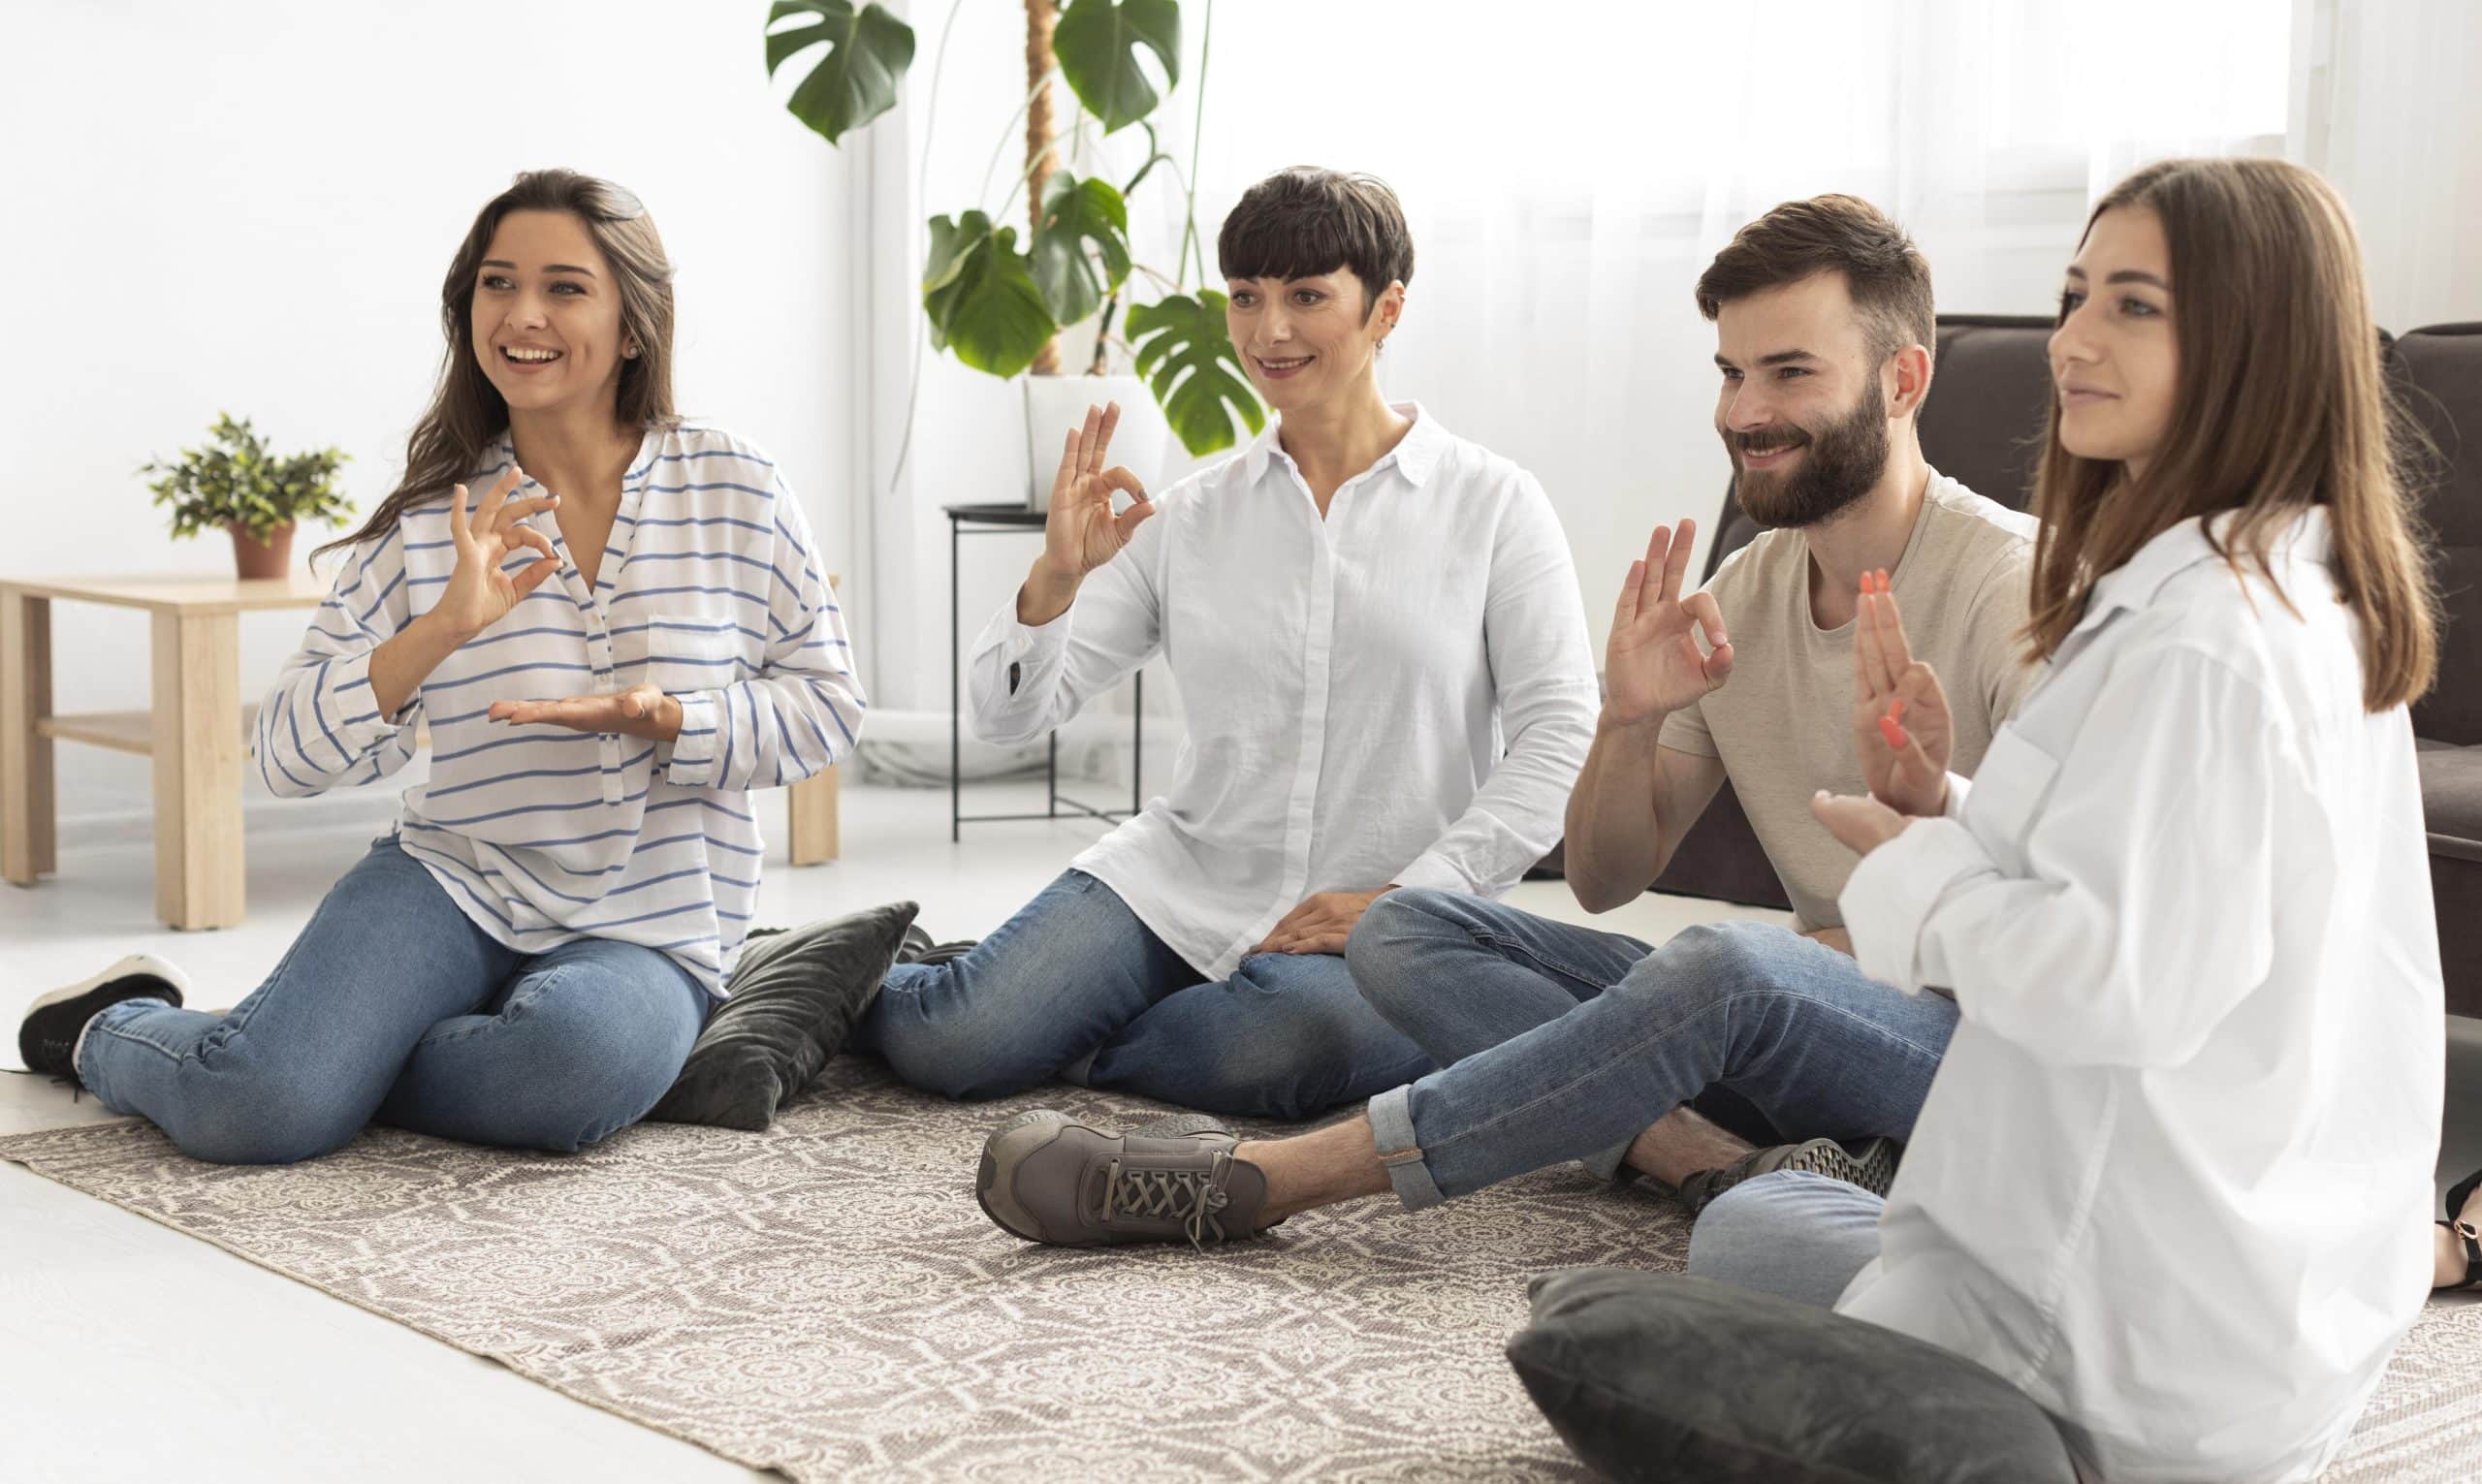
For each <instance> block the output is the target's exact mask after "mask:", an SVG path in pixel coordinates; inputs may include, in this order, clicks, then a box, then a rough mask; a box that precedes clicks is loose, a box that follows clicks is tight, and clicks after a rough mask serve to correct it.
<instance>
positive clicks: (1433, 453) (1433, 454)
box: [1241, 402, 1453, 489]
mask: <svg viewBox="0 0 2482 1484" xmlns="http://www.w3.org/2000/svg"><path fill="white" fill-rule="evenodd" d="M1388 405H1389V406H1390V407H1392V408H1394V409H1395V410H1396V412H1397V413H1398V415H1400V416H1403V417H1407V418H1411V419H1413V422H1414V426H1411V427H1409V428H1407V429H1406V430H1405V436H1404V437H1402V438H1399V439H1397V440H1396V446H1395V447H1394V448H1392V449H1389V450H1388V451H1387V452H1386V453H1384V454H1383V455H1381V456H1380V458H1379V461H1378V462H1377V463H1375V464H1372V465H1371V466H1370V467H1371V470H1372V471H1376V470H1379V469H1384V468H1385V467H1387V465H1388V464H1389V463H1390V462H1393V463H1394V464H1395V465H1396V472H1398V473H1399V474H1402V475H1404V476H1405V482H1406V483H1407V484H1410V485H1412V486H1414V487H1415V488H1416V489H1419V488H1420V487H1421V485H1422V482H1423V481H1424V480H1427V479H1429V478H1430V476H1431V471H1432V470H1433V469H1435V468H1438V467H1439V461H1440V458H1441V457H1442V456H1443V455H1445V454H1446V453H1447V452H1448V444H1449V443H1450V442H1452V441H1453V439H1452V438H1451V437H1450V436H1449V434H1448V429H1447V428H1445V427H1442V426H1439V419H1437V418H1435V417H1433V416H1431V415H1430V414H1429V413H1427V412H1425V411H1423V410H1422V404H1421V403H1419V402H1390V403H1389V404H1388ZM1283 426H1284V417H1283V414H1281V413H1279V414H1277V415H1276V416H1275V417H1272V418H1269V419H1268V420H1267V426H1266V427H1265V428H1264V429H1263V430H1261V431H1260V432H1259V434H1258V436H1257V437H1256V438H1253V439H1251V440H1250V446H1249V447H1248V448H1246V449H1244V450H1242V452H1241V472H1242V474H1243V475H1244V476H1245V477H1246V478H1247V479H1248V480H1249V481H1250V483H1252V484H1254V485H1255V484H1257V482H1258V481H1259V480H1261V479H1263V478H1265V477H1266V472H1267V466H1268V465H1269V464H1271V463H1273V462H1274V461H1275V460H1276V459H1279V458H1281V459H1283V460H1284V463H1285V467H1287V468H1291V467H1292V456H1291V455H1289V454H1288V453H1286V452H1285V451H1284V447H1283V445H1282V444H1280V443H1279V442H1277V437H1276V435H1277V434H1278V433H1279V432H1280V431H1281V430H1282V428H1283ZM1296 472H1297V471H1296ZM1356 477H1358V476H1356Z"/></svg>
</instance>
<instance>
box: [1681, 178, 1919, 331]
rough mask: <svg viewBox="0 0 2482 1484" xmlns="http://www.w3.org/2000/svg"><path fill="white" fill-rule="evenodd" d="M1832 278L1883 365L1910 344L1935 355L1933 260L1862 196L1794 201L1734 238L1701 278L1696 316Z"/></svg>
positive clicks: (1812, 198)
mask: <svg viewBox="0 0 2482 1484" xmlns="http://www.w3.org/2000/svg"><path fill="white" fill-rule="evenodd" d="M1827 272H1835V273H1842V274H1843V275H1844V283H1845V287H1846V289H1847V291H1848V292H1850V293H1851V294H1852V296H1853V307H1854V308H1856V309H1858V310H1860V311H1861V313H1862V319H1863V320H1864V321H1865V322H1866V323H1867V324H1868V327H1869V335H1870V349H1871V352H1872V353H1873V354H1874V355H1875V356H1876V357H1877V358H1878V359H1879V360H1881V361H1885V360H1886V359H1887V358H1888V357H1890V356H1893V355H1894V354H1895V353H1896V352H1897V351H1900V350H1902V349H1904V347H1906V346H1908V345H1920V346H1921V347H1923V348H1924V349H1925V350H1928V351H1932V352H1933V353H1935V352H1936V351H1937V348H1938V345H1939V321H1938V317H1937V311H1936V310H1935V309H1933V308H1932V307H1931V300H1930V264H1929V261H1928V260H1927V259H1925V258H1924V257H1923V256H1922V253H1921V250H1920V249H1918V248H1916V247H1915V246H1914V245H1913V238H1911V237H1907V236H1905V231H1904V229H1903V228H1902V227H1899V226H1897V225H1896V224H1895V223H1894V222H1893V221H1891V220H1889V219H1888V216H1887V214H1886V213H1885V212H1883V211H1881V210H1880V209H1879V208H1878V207H1876V206H1874V205H1870V204H1869V203H1868V202H1866V201H1863V200H1862V198H1861V197H1859V196H1813V197H1811V198H1810V199H1809V200H1807V201H1788V202H1786V203H1784V205H1780V206H1777V207H1776V208H1775V209H1774V210H1772V211H1769V212H1767V213H1766V215H1765V216H1762V217H1760V218H1759V219H1758V220H1756V221H1754V222H1752V223H1750V224H1749V225H1748V226H1746V227H1743V228H1742V229H1741V230H1740V231H1739V232H1736V233H1734V235H1733V239H1732V241H1731V242H1729V243H1727V244H1726V245H1725V247H1724V250H1723V251H1722V252H1719V253H1717V254H1716V255H1715V261H1714V262H1713V263H1711V264H1708V265H1707V267H1706V271H1705V272H1704V273H1702V274H1701V275H1700V276H1699V279H1698V312H1699V313H1701V314H1702V315H1704V316H1706V318H1708V319H1710V320H1711V319H1713V318H1714V317H1715V316H1716V314H1717V313H1718V312H1719V311H1720V310H1722V308H1723V307H1724V306H1725V305H1726V304H1728V303H1731V302H1732V301H1733V300H1736V299H1746V298H1748V297H1749V296H1750V295H1752V294H1757V293H1761V292H1763V291H1765V290H1767V289H1777V288H1782V287H1784V286H1785V285H1786V284H1792V283H1798V282H1800V281H1801V280H1802V279H1804V278H1807V277H1810V276H1811V275H1812V274H1815V273H1827Z"/></svg>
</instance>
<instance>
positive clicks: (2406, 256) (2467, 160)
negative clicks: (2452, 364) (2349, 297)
mask: <svg viewBox="0 0 2482 1484" xmlns="http://www.w3.org/2000/svg"><path fill="white" fill-rule="evenodd" d="M2294 37H2295V46H2296V47H2297V48H2298V49H2299V50H2300V53H2301V55H2300V58H2299V60H2300V63H2301V65H2300V67H2299V70H2298V71H2299V75H2298V77H2297V79H2296V81H2295V87H2294V99H2293V131H2292V132H2293V139H2292V155H2293V158H2295V159H2298V160H2300V161H2302V162H2303V163H2304V164H2307V165H2309V166H2311V167H2312V168H2314V169H2316V170H2319V171H2322V172H2324V173H2325V174H2326V175H2327V177H2328V179H2330V180H2332V181H2334V182H2335V184H2336V187H2337V189H2338V190H2339V191H2340V192H2342V193H2343V197H2344V200H2345V201H2346V202H2347V203H2348V204H2349V205H2351V206H2352V208H2353V217H2354V222H2355V225H2356V226H2357V227H2358V228H2359V229H2360V232H2361V238H2362V252H2363V255H2364V258H2365V259H2366V261H2367V263H2368V266H2369V269H2370V278H2371V306H2372V308H2374V309H2375V310H2376V311H2377V316H2378V323H2379V324H2381V325H2383V326H2385V327H2386V328H2387V329H2389V330H2393V331H2399V332H2402V331H2407V330H2415V329H2418V328H2420V327H2422V326H2424V325H2436V324H2442V323H2445V322H2448V321H2466V320H2477V319H2482V5H2475V4H2471V3H2470V0H2387V3H2378V0H2298V3H2297V6H2296V16H2295V24H2294Z"/></svg>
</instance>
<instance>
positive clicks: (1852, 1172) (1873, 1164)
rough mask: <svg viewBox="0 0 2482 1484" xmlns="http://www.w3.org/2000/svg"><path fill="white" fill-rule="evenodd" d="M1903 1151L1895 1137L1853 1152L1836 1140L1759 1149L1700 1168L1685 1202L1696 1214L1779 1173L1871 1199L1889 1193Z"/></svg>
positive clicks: (1688, 1183)
mask: <svg viewBox="0 0 2482 1484" xmlns="http://www.w3.org/2000/svg"><path fill="white" fill-rule="evenodd" d="M1902 1152H1903V1149H1902V1146H1900V1145H1898V1144H1897V1143H1896V1141H1895V1140H1893V1139H1864V1140H1862V1142H1861V1143H1859V1144H1856V1145H1853V1146H1852V1147H1850V1148H1847V1147H1846V1146H1844V1145H1841V1144H1838V1143H1836V1142H1835V1141H1834V1140H1833V1139H1812V1140H1810V1141H1808V1142H1807V1143H1803V1144H1778V1145H1776V1146H1775V1147H1774V1148H1772V1149H1754V1150H1751V1151H1750V1152H1748V1153H1746V1154H1743V1155H1742V1156H1741V1157H1739V1158H1738V1159H1735V1160H1734V1161H1733V1162H1732V1163H1731V1164H1728V1165H1726V1166H1724V1167H1723V1168H1722V1169H1720V1170H1701V1171H1699V1172H1698V1173H1697V1174H1695V1175H1692V1176H1690V1177H1689V1178H1688V1179H1687V1180H1684V1181H1682V1182H1681V1183H1680V1198H1681V1201H1682V1203H1683V1204H1685V1205H1687V1206H1688V1207H1689V1214H1690V1215H1691V1216H1696V1215H1698V1214H1699V1213H1700V1212H1702V1211H1704V1210H1705V1209H1706V1204H1707V1202H1709V1201H1712V1200H1713V1199H1714V1198H1715V1197H1717V1196H1719V1195H1721V1194H1723V1193H1724V1192H1725V1191H1727V1190H1730V1189H1731V1188H1733V1186H1734V1185H1737V1184H1740V1183H1741V1182H1742V1181H1745V1180H1750V1179H1754V1178H1755V1177H1757V1176H1760V1175H1771V1174H1773V1173H1774V1172H1775V1171H1777V1170H1807V1171H1809V1172H1811V1173H1812V1174H1815V1175H1825V1176H1829V1177H1830V1178H1832V1179H1835V1180H1840V1181H1843V1182H1844V1183H1845V1184H1849V1185H1860V1186H1861V1187H1862V1189H1864V1190H1867V1191H1869V1192H1870V1193H1871V1194H1872V1195H1885V1194H1887V1193H1888V1186H1889V1185H1890V1184H1893V1182H1894V1180H1895V1178H1896V1159H1897V1156H1898V1155H1899V1154H1901V1153H1902Z"/></svg>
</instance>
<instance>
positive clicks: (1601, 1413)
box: [1509, 1268, 2077, 1484]
mask: <svg viewBox="0 0 2482 1484" xmlns="http://www.w3.org/2000/svg"><path fill="white" fill-rule="evenodd" d="M1532 1292H1533V1295H1534V1322H1533V1323H1532V1324H1529V1325H1528V1326H1526V1327H1525V1328H1524V1329H1522V1330H1519V1331H1518V1332H1517V1334H1516V1337H1515V1338H1514V1339H1512V1340H1511V1341H1510V1342H1509V1360H1510V1362H1511V1364H1513V1365H1514V1366H1515V1367H1516V1372H1517V1374H1518V1376H1519V1377H1521V1378H1522V1379H1523V1380H1524V1382H1525V1389H1526V1390H1527V1391H1528V1392H1529V1393H1531V1394H1532V1395H1533V1397H1534V1404H1535V1405H1537V1406H1540V1407H1542V1408H1543V1415H1544V1416H1546V1417H1548V1418H1550V1419H1551V1426H1552V1427H1553V1428H1554V1429H1555V1430H1557V1431H1558V1433H1559V1434H1560V1437H1561V1438H1562V1439H1563V1440H1564V1441H1566V1442H1567V1443H1568V1445H1569V1446H1570V1448H1571V1449H1573V1450H1575V1453H1576V1455H1577V1457H1578V1458H1580V1459H1582V1460H1584V1461H1585V1463H1586V1464H1587V1466H1588V1467H1590V1468H1593V1469H1595V1470H1596V1471H1597V1472H1598V1473H1601V1474H1603V1475H1605V1476H1606V1477H1607V1478H1614V1479H1630V1480H1636V1479H1697V1480H1718V1481H1721V1480H1735V1481H1738V1480H1747V1481H1762V1480H1763V1481H1766V1484H1798V1481H1817V1484H1865V1481H1866V1484H1877V1481H1880V1480H1885V1481H1889V1484H2048V1481H2057V1484H2075V1481H2076V1478H2077V1471H2076V1468H2075V1466H2073V1465H2072V1464H2071V1463H2070V1462H2069V1456H2068V1447H2067V1445H2066V1444H2065V1443H2064V1442H2062V1441H2061V1440H2060V1436H2059V1431H2058V1429H2057V1428H2055V1427H2054V1426H2053V1425H2052V1419H2051V1417H2050V1416H2049V1414H2047V1413H2045V1412H2044V1410H2043V1409H2042V1408H2041V1407H2039V1406H2036V1405H2034V1403H2033V1402H2032V1400H2031V1399H2029V1398H2027V1397H2026V1396H2025V1394H2024V1393H2023V1392H2021V1391H2019V1390H2017V1388H2015V1387H2013V1386H2011V1385H2009V1384H2008V1383H2007V1382H2005V1381H2003V1380H2001V1379H2000V1378H1999V1377H1998V1376H1996V1375H1993V1374H1991V1373H1990V1372H1989V1371H1987V1370H1985V1369H1984V1368H1983V1367H1981V1366H1978V1365H1976V1364H1974V1363H1973V1362H1972V1361H1969V1360H1967V1359H1965V1358H1964V1357H1963V1356H1961V1355H1957V1354H1954V1353H1952V1352H1950V1351H1947V1350H1943V1349H1941V1348H1939V1347H1938V1346H1937V1345H1934V1344H1928V1343H1925V1342H1923V1341H1919V1340H1916V1339H1914V1338H1912V1337H1911V1336H1909V1335H1899V1334H1897V1333H1896V1332H1895V1331H1893V1330H1890V1329H1882V1328H1880V1327H1879V1326H1878V1325H1875V1324H1868V1323H1864V1322H1863V1321H1862V1320H1859V1319H1848V1318H1845V1317H1843V1316H1842V1315H1840V1314H1836V1313H1834V1312H1832V1311H1830V1310H1824V1309H1814V1308H1812V1307H1810V1306H1809V1305H1806V1304H1796V1303H1794V1302H1793V1301H1791V1300H1789V1299H1779V1298H1775V1297H1772V1296H1770V1295H1767V1294H1762V1293H1751V1292H1748V1291H1746V1290H1744V1289H1740V1288H1735V1287H1733V1286H1731V1285H1730V1284H1726V1283H1718V1282H1713V1281H1710V1280H1708V1279H1702V1278H1691V1277H1688V1276H1687V1275H1685V1274H1670V1273H1640V1272H1632V1271H1628V1270H1624V1269H1618V1268H1573V1269H1570V1270H1568V1271H1565V1272H1559V1273H1546V1274H1544V1275H1543V1276H1542V1277H1541V1278H1538V1279H1535V1280H1534V1283H1533V1287H1532Z"/></svg>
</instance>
